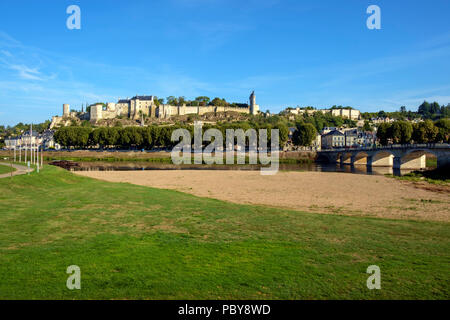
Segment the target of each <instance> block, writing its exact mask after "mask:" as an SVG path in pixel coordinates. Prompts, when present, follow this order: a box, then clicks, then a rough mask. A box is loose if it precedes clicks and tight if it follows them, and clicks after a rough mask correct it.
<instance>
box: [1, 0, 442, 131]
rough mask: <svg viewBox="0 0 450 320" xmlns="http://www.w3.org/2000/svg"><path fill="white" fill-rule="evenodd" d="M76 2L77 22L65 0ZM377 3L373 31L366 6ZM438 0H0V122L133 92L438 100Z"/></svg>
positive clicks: (364, 105)
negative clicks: (76, 26)
mask: <svg viewBox="0 0 450 320" xmlns="http://www.w3.org/2000/svg"><path fill="white" fill-rule="evenodd" d="M71 4H76V5H79V6H80V8H81V30H69V29H67V27H66V20H67V18H68V16H69V15H68V14H67V13H66V8H67V7H68V6H69V5H71ZM371 4H376V5H378V6H379V7H380V8H381V30H369V29H368V28H367V27H366V20H367V18H368V17H369V15H368V14H367V13H366V9H367V7H368V6H369V5H371ZM449 13H450V1H448V0H433V1H411V0H409V1H406V0H396V1H380V0H372V1H364V0H346V1H334V0H314V1H313V0H305V1H300V0H293V1H284V0H248V1H245V0H240V1H234V0H165V1H148V0H147V1H137V0H135V1H133V0H129V1H119V0H116V1H111V0H109V1H100V0H89V1H87V0H85V1H75V0H72V1H65V0H46V1H34V0H29V1H23V0H2V1H1V2H0V124H6V125H12V124H15V123H17V122H19V121H21V122H31V121H33V122H41V121H43V120H46V119H49V118H51V116H52V115H60V114H61V113H62V104H63V103H69V104H70V105H71V107H72V108H76V109H80V108H81V104H82V103H85V102H89V103H93V102H97V101H111V102H113V101H116V100H117V99H118V98H119V97H121V98H125V97H131V96H133V95H135V94H153V95H157V96H159V97H167V96H169V95H175V96H181V95H183V96H185V97H187V98H189V99H191V98H194V97H196V96H199V95H207V96H210V97H216V96H219V97H223V98H225V99H227V101H232V102H233V101H235V102H246V101H247V100H248V96H249V94H250V92H251V91H252V90H255V92H256V97H257V103H258V104H260V106H261V109H262V110H267V109H269V110H271V112H279V111H281V110H282V109H284V108H285V107H287V106H293V107H295V106H297V105H299V106H307V105H312V106H315V107H318V108H325V107H329V106H332V105H334V104H336V105H344V106H347V105H350V106H353V107H355V108H359V109H360V110H362V111H377V110H380V109H383V110H386V111H394V110H398V109H399V107H400V106H401V105H405V106H407V108H408V109H412V110H416V108H417V106H418V105H419V104H420V103H421V102H422V101H423V100H425V99H426V100H432V101H434V100H436V101H438V102H439V103H441V104H447V103H450V77H449V75H450V19H449V17H448V15H449Z"/></svg>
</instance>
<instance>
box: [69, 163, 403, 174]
mask: <svg viewBox="0 0 450 320" xmlns="http://www.w3.org/2000/svg"><path fill="white" fill-rule="evenodd" d="M78 165H79V166H78V167H75V168H72V169H71V170H73V171H136V170H259V169H260V168H261V166H260V165H205V164H203V165H196V164H192V165H174V164H171V163H152V162H135V161H133V162H79V163H78ZM279 170H281V171H318V172H345V173H354V174H375V175H385V174H394V175H397V176H400V175H404V174H406V173H409V172H411V171H412V170H401V171H400V170H397V169H396V170H394V169H393V168H391V167H369V168H368V167H367V166H366V165H356V166H351V165H345V164H336V165H334V164H324V163H302V164H280V166H279Z"/></svg>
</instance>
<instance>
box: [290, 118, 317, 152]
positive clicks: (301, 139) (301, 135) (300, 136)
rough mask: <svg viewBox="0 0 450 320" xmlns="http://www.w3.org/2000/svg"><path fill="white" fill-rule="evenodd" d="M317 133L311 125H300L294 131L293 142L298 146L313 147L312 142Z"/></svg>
mask: <svg viewBox="0 0 450 320" xmlns="http://www.w3.org/2000/svg"><path fill="white" fill-rule="evenodd" d="M316 135H317V131H316V128H315V127H314V125H313V124H311V123H302V122H300V123H298V124H297V128H296V130H295V131H294V135H293V142H294V144H295V145H298V146H307V147H309V146H311V145H312V142H313V141H314V139H315V138H316Z"/></svg>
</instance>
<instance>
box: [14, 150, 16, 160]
mask: <svg viewBox="0 0 450 320" xmlns="http://www.w3.org/2000/svg"><path fill="white" fill-rule="evenodd" d="M14 162H16V146H14Z"/></svg>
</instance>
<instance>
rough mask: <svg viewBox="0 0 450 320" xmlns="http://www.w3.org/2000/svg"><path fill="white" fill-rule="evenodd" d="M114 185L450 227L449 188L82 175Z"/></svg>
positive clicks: (286, 175)
mask: <svg viewBox="0 0 450 320" xmlns="http://www.w3.org/2000/svg"><path fill="white" fill-rule="evenodd" d="M76 174H79V175H83V176H88V177H92V178H97V179H101V180H106V181H112V182H129V183H133V184H138V185H143V186H150V187H155V188H163V189H173V190H178V191H182V192H186V193H190V194H193V195H196V196H201V197H210V198H216V199H220V200H226V201H231V202H235V203H244V204H259V205H268V206H273V207H282V208H289V209H294V210H300V211H309V212H317V213H330V214H344V215H365V216H376V217H383V218H394V219H416V220H434V221H450V212H449V210H448V208H449V203H450V193H449V189H448V188H444V189H443V190H441V191H440V192H435V191H432V190H425V189H423V188H417V187H415V186H414V185H413V184H412V183H411V182H405V181H398V180H395V179H392V178H387V177H384V176H375V175H374V176H369V175H357V174H346V173H324V172H279V173H278V174H276V175H273V176H262V175H260V173H259V171H228V170H227V171H218V170H152V171H80V172H76Z"/></svg>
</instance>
